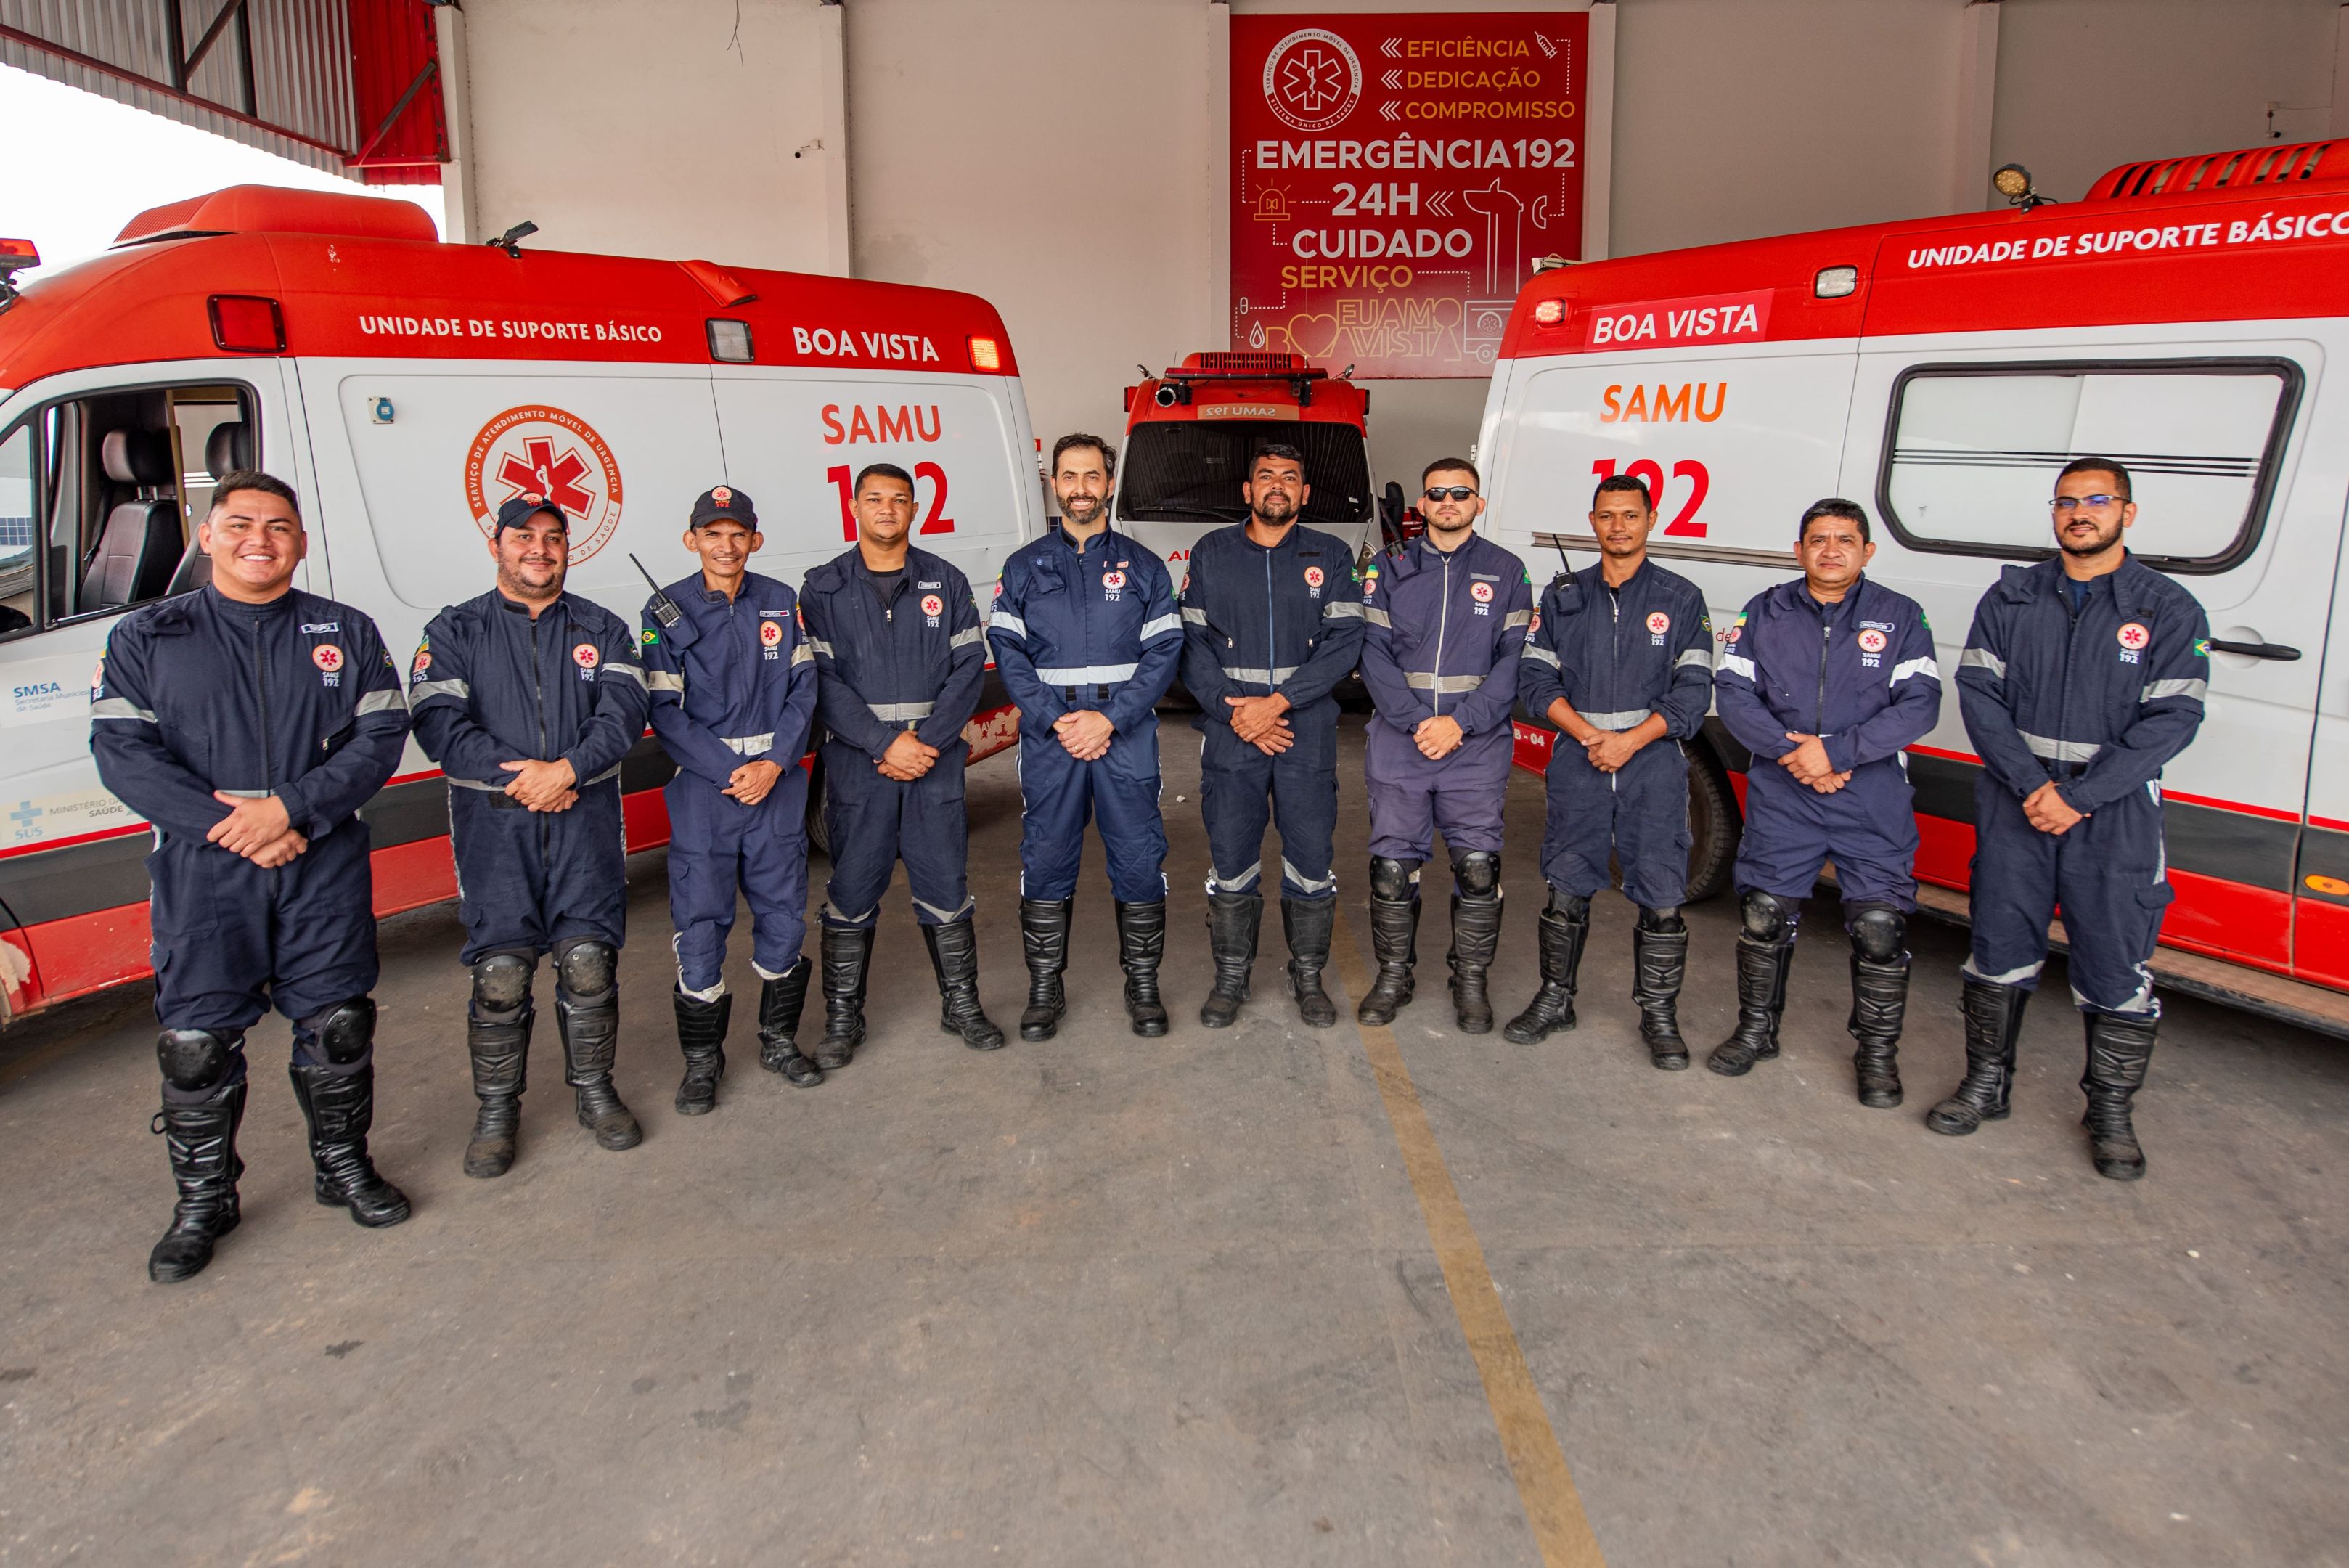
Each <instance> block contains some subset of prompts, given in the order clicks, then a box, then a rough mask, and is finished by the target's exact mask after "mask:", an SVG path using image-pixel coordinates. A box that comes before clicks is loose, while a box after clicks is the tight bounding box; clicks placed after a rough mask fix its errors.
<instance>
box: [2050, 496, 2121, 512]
mask: <svg viewBox="0 0 2349 1568" xmlns="http://www.w3.org/2000/svg"><path fill="white" fill-rule="evenodd" d="M2116 502H2117V503H2119V504H2121V505H2124V506H2126V505H2127V504H2128V497H2127V496H2126V495H2059V496H2057V497H2056V498H2055V499H2054V500H2053V501H2051V502H2049V503H2048V504H2047V509H2048V510H2049V511H2050V512H2056V513H2064V512H2076V511H2078V510H2079V509H2080V508H2081V507H2083V506H2085V507H2086V508H2088V509H2089V510H2090V511H2092V512H2093V511H2095V510H2096V509H2097V508H2099V507H2104V506H2110V505H2112V504H2115V503H2116Z"/></svg>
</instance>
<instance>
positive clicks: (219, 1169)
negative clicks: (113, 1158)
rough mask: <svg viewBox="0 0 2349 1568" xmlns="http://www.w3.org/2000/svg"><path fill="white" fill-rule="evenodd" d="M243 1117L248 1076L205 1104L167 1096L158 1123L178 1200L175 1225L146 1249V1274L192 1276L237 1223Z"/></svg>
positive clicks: (162, 1278) (174, 1279)
mask: <svg viewBox="0 0 2349 1568" xmlns="http://www.w3.org/2000/svg"><path fill="white" fill-rule="evenodd" d="M243 1120H244V1080H243V1079H242V1078H239V1079H238V1080H237V1081H236V1082H235V1083H233V1084H231V1085H228V1086H227V1087H225V1088H222V1089H219V1090H216V1091H214V1092H213V1094H212V1097H211V1098H210V1099H208V1100H206V1101H204V1102H203V1103H202V1104H201V1105H192V1106H191V1105H185V1104H181V1103H179V1102H176V1101H172V1100H165V1101H164V1102H163V1108H162V1109H161V1110H160V1111H158V1112H157V1113H156V1114H155V1121H154V1129H155V1131H157V1132H158V1133H160V1134H161V1135H163V1139H164V1145H163V1147H164V1148H165V1149H166V1150H167V1151H168V1152H169V1153H170V1155H171V1180H172V1183H173V1185H175V1186H176V1187H178V1189H180V1201H179V1204H178V1206H177V1207H176V1208H174V1209H173V1210H171V1229H170V1230H168V1231H164V1232H163V1239H162V1240H161V1241H158V1242H156V1243H155V1250H154V1251H151V1252H150V1253H148V1254H147V1277H148V1278H149V1279H150V1280H153V1281H154V1282H156V1283H158V1284H163V1285H169V1284H176V1283H178V1282H180V1281H181V1280H188V1279H193V1278H194V1277H195V1276H196V1275H198V1274H201V1273H202V1272H204V1265H205V1264H207V1263H209V1262H212V1243H213V1242H215V1241H219V1240H220V1239H221V1238H222V1236H225V1235H227V1234H228V1233H229V1232H230V1231H233V1230H235V1229H236V1222H237V1220H238V1218H239V1215H238V1212H237V1199H236V1179H237V1178H238V1177H240V1176H243V1174H244V1162H243V1160H241V1159H239V1158H237V1157H236V1129H237V1127H238V1124H240V1123H242V1122H243Z"/></svg>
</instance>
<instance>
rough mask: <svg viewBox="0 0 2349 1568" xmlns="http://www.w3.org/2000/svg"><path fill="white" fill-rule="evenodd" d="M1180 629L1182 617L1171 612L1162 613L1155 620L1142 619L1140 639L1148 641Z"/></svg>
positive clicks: (1181, 627)
mask: <svg viewBox="0 0 2349 1568" xmlns="http://www.w3.org/2000/svg"><path fill="white" fill-rule="evenodd" d="M1182 629H1183V618H1182V617H1181V616H1178V615H1174V614H1171V613H1170V614H1167V615H1162V616H1160V617H1159V618H1157V619H1156V620H1152V621H1144V622H1143V625H1142V640H1143V641H1144V642H1148V641H1149V640H1150V639H1152V638H1154V637H1159V636H1163V635H1164V634H1165V633H1167V632H1170V631H1181V630H1182Z"/></svg>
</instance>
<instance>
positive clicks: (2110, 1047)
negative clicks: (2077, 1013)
mask: <svg viewBox="0 0 2349 1568" xmlns="http://www.w3.org/2000/svg"><path fill="white" fill-rule="evenodd" d="M2082 1021H2083V1022H2084V1023H2085V1024H2086V1026H2087V1034H2088V1070H2087V1071H2086V1072H2085V1073H2084V1074H2082V1075H2081V1077H2080V1087H2081V1089H2082V1090H2084V1091H2085V1093H2086V1095H2087V1096H2088V1109H2087V1112H2086V1114H2085V1115H2084V1116H2081V1117H2080V1125H2081V1126H2082V1127H2086V1128H2087V1129H2088V1151H2089V1154H2090V1155H2091V1156H2092V1157H2093V1158H2095V1162H2096V1174H2097V1175H2098V1176H2103V1177H2108V1178H2110V1179H2113V1180H2115V1181H2135V1180H2136V1179H2137V1178H2139V1177H2141V1176H2143V1175H2144V1174H2145V1150H2144V1149H2142V1148H2140V1147H2137V1127H2136V1126H2135V1124H2134V1123H2132V1122H2131V1121H2130V1120H2129V1101H2130V1100H2131V1099H2133V1098H2134V1097H2135V1096H2136V1095H2137V1091H2138V1090H2139V1089H2142V1088H2144V1087H2145V1073H2146V1069H2147V1067H2148V1066H2149V1065H2151V1064H2152V1062H2153V1041H2154V1035H2155V1033H2156V1032H2157V1031H2158V1029H2159V1028H2160V1023H2159V1021H2158V1019H2154V1018H2123V1017H2121V1016H2120V1015H2119V1014H2117V1013H2113V1012H2090V1013H2085V1014H2083V1015H2082Z"/></svg>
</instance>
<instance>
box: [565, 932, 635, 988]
mask: <svg viewBox="0 0 2349 1568" xmlns="http://www.w3.org/2000/svg"><path fill="white" fill-rule="evenodd" d="M619 971H620V953H619V950H618V949H616V948H615V947H613V946H612V944H611V943H609V942H599V941H596V940H593V939H592V938H591V939H585V940H580V941H574V942H565V943H564V944H563V946H562V947H560V948H558V949H556V950H555V953H554V973H555V978H556V979H558V980H560V981H562V982H563V989H564V990H565V991H567V992H570V993H571V994H572V995H574V996H575V997H577V998H579V1000H581V1001H582V1002H586V1001H590V1000H593V999H594V998H595V997H599V996H602V995H603V994H604V993H605V992H607V991H609V990H611V989H612V987H613V986H614V985H616V984H617V983H618V981H619Z"/></svg>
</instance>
